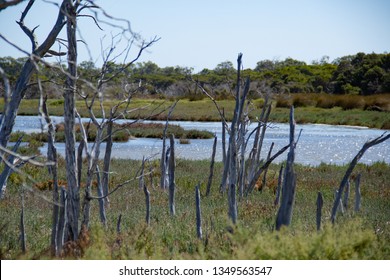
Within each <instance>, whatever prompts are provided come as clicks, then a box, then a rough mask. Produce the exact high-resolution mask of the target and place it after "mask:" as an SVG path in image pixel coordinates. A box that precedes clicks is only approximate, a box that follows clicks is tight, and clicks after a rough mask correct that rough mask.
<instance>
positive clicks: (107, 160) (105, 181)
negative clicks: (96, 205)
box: [102, 120, 114, 205]
mask: <svg viewBox="0 0 390 280" xmlns="http://www.w3.org/2000/svg"><path fill="white" fill-rule="evenodd" d="M113 123H114V122H113V121H112V120H109V121H108V123H107V139H106V151H105V153H104V161H103V177H102V186H103V194H104V196H106V198H105V199H104V201H105V204H106V205H109V203H110V200H109V198H108V196H107V194H108V185H109V179H110V164H111V152H112V144H113V143H112V128H113Z"/></svg>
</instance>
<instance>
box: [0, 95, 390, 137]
mask: <svg viewBox="0 0 390 280" xmlns="http://www.w3.org/2000/svg"><path fill="white" fill-rule="evenodd" d="M2 102H3V101H0V108H1V107H2V106H3V103H2ZM217 102H218V106H219V107H220V108H221V109H222V108H223V109H224V110H225V115H226V118H227V119H228V120H231V119H232V117H233V110H234V105H235V104H234V100H218V101H217ZM115 103H116V101H114V100H107V101H105V103H104V108H105V110H106V114H108V113H109V108H110V107H112V106H113V105H115ZM172 103H173V101H169V100H162V99H139V98H138V99H133V100H132V102H131V104H130V108H129V109H131V110H133V111H132V112H131V113H130V115H129V116H128V117H129V118H149V119H154V120H166V118H167V114H168V112H167V109H168V108H169V107H170V106H171V104H172ZM263 103H264V102H263V100H262V99H256V100H253V102H252V105H251V111H250V117H251V118H252V119H253V120H254V119H255V118H256V117H258V116H259V114H260V111H261V108H262V105H263ZM273 103H274V109H273V112H272V114H271V118H272V119H271V120H272V121H273V122H288V118H287V116H288V111H289V107H290V106H291V105H294V107H295V108H296V109H297V110H296V114H297V117H298V118H299V119H298V121H299V123H324V124H336V125H338V124H345V125H356V126H367V127H371V128H380V129H390V114H389V112H390V94H380V95H370V96H358V95H328V94H292V95H285V96H276V97H275V100H274V102H273ZM48 107H49V112H50V114H51V115H53V116H54V115H58V116H62V115H63V104H62V102H61V100H49V101H48ZM76 107H77V109H78V111H79V113H80V114H81V115H82V116H88V112H87V111H86V109H85V105H84V103H83V102H82V101H77V102H76ZM122 109H124V108H122ZM94 110H95V114H96V116H98V117H100V116H101V113H100V108H99V107H98V106H97V105H96V106H95V107H94ZM37 112H38V100H23V101H22V104H21V106H20V109H19V115H36V114H37ZM151 116H152V117H151ZM170 119H171V120H187V121H220V116H219V113H218V111H217V110H216V108H215V106H214V104H213V102H212V101H211V100H209V99H208V98H204V99H201V100H195V101H190V100H189V99H181V100H180V101H179V102H178V103H177V105H176V107H175V110H174V111H173V113H172V115H171V118H170Z"/></svg>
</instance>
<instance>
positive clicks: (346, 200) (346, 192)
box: [343, 180, 351, 210]
mask: <svg viewBox="0 0 390 280" xmlns="http://www.w3.org/2000/svg"><path fill="white" fill-rule="evenodd" d="M350 188H351V184H350V182H349V180H348V181H347V185H346V188H345V191H344V197H343V207H344V209H345V210H347V209H348V199H349V192H350Z"/></svg>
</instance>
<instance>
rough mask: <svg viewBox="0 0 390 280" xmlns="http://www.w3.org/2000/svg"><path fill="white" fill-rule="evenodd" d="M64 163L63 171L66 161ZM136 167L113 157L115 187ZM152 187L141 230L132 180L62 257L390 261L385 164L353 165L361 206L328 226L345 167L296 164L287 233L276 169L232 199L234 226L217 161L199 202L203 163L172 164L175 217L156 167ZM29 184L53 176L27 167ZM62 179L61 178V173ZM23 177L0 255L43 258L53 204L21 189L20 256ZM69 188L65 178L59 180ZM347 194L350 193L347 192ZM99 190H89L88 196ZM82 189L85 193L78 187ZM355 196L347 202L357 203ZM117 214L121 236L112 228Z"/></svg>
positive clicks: (7, 211)
mask: <svg viewBox="0 0 390 280" xmlns="http://www.w3.org/2000/svg"><path fill="white" fill-rule="evenodd" d="M63 164H64V162H63V160H60V166H64V165H63ZM140 165H141V163H140V162H139V161H134V160H112V170H115V176H111V179H110V184H111V187H113V186H115V185H116V184H118V183H120V182H123V181H124V180H126V179H129V178H131V177H133V176H134V175H135V174H136V172H137V170H138V169H139V167H140ZM150 165H151V166H152V167H154V168H155V172H154V173H153V176H152V181H151V180H150V178H147V185H148V188H149V191H150V193H151V224H150V226H147V225H146V224H145V221H144V220H145V205H144V193H143V191H142V190H140V189H139V186H138V182H137V181H134V182H133V183H132V184H129V185H126V186H125V187H123V188H121V189H120V190H118V191H117V192H116V193H114V194H113V195H112V196H111V197H110V207H109V208H108V209H107V216H108V224H107V228H103V227H102V226H101V225H100V222H99V220H98V213H97V211H98V209H97V208H98V207H97V201H93V202H92V214H91V217H92V225H91V229H90V231H89V232H88V234H86V237H85V242H83V243H82V246H81V247H82V248H81V250H80V252H81V253H79V254H72V252H69V253H68V255H66V256H63V258H71V259H73V258H82V259H389V258H390V225H389V217H390V203H389V202H390V189H389V184H388V182H389V181H390V166H389V165H387V164H384V163H376V164H373V165H370V166H368V165H362V164H359V165H358V166H357V167H356V170H355V172H354V174H353V176H356V174H357V173H361V174H362V181H361V191H362V197H363V204H362V210H361V212H360V213H354V212H353V211H352V209H348V211H347V212H346V214H344V215H339V216H338V217H337V222H336V224H335V225H334V226H332V225H330V224H329V219H330V209H331V207H332V202H333V194H334V189H335V187H336V186H338V184H339V182H340V181H341V179H342V177H343V175H344V172H345V170H346V166H334V165H326V164H321V165H319V166H318V167H308V166H301V165H297V166H296V172H297V195H296V202H295V205H294V210H293V221H292V225H291V227H289V228H284V229H283V230H281V231H280V232H275V231H274V224H275V217H276V212H277V207H275V206H274V204H273V201H274V196H275V195H274V187H275V184H274V183H273V182H274V179H275V176H276V175H277V171H278V170H279V167H280V166H279V165H272V166H271V169H270V170H269V176H268V183H267V187H266V188H264V189H263V191H262V192H259V191H255V192H254V193H252V194H251V195H250V196H249V197H248V198H245V199H242V200H239V201H238V224H237V225H232V224H231V223H230V221H229V219H228V218H227V208H228V207H227V197H226V195H222V194H220V193H219V191H218V185H219V182H220V174H221V172H222V164H221V163H216V167H215V168H216V170H215V174H216V178H214V181H213V184H212V188H211V195H210V196H209V197H205V196H204V194H205V184H206V183H207V179H208V172H209V162H208V161H188V160H177V162H176V165H177V166H176V184H177V193H176V213H177V214H176V216H174V217H171V216H170V215H169V209H168V194H167V192H166V191H163V190H161V189H160V188H159V187H158V182H159V168H158V162H151V163H150ZM24 171H25V172H27V173H28V174H30V175H31V176H32V177H33V178H34V180H35V181H36V182H35V183H40V184H42V183H44V182H47V181H49V180H50V177H49V175H48V174H47V171H46V169H42V168H38V167H31V166H25V167H24ZM59 178H60V179H61V180H62V181H65V180H64V179H65V170H64V169H63V168H60V174H59ZM21 182H22V179H21V178H20V176H19V175H16V174H13V175H12V176H11V178H10V181H9V185H8V190H7V195H6V197H5V199H4V200H2V201H1V202H0V221H1V222H0V230H1V232H0V233H1V235H0V236H1V239H0V256H1V259H46V258H51V257H50V254H49V240H50V224H51V205H50V204H49V203H47V202H45V201H44V200H43V199H42V196H45V197H47V198H50V197H51V192H50V191H49V190H42V191H40V190H38V189H37V188H36V187H35V183H30V184H29V186H30V187H32V188H33V189H34V191H33V192H25V215H26V216H25V218H26V234H27V247H28V251H27V253H26V254H22V253H21V251H20V244H19V239H18V236H19V216H20V207H21V206H20V205H21V202H20V185H21ZM198 182H200V183H201V193H202V201H201V207H202V218H203V222H202V227H203V234H204V238H203V239H202V240H199V239H198V238H197V237H196V228H195V185H196V184H197V183H198ZM63 183H65V182H63ZM352 189H353V188H352ZM318 191H321V192H322V194H323V196H324V208H323V213H324V214H323V215H324V217H323V223H324V227H323V229H322V230H321V231H320V232H317V231H316V228H315V211H316V210H315V201H316V196H317V193H318ZM94 192H95V190H94ZM81 193H83V192H82V191H81ZM353 197H354V196H353V190H351V205H353V200H354V199H353ZM120 214H122V231H121V233H120V234H118V233H117V232H116V223H117V219H118V216H119V215H120Z"/></svg>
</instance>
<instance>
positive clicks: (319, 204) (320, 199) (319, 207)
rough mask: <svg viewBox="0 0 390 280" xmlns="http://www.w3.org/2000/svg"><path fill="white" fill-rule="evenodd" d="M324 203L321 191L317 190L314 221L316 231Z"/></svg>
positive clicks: (319, 223)
mask: <svg viewBox="0 0 390 280" xmlns="http://www.w3.org/2000/svg"><path fill="white" fill-rule="evenodd" d="M323 205H324V198H323V196H322V193H321V192H318V195H317V215H316V222H317V231H319V230H320V229H321V216H322V206H323Z"/></svg>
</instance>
